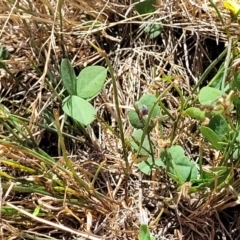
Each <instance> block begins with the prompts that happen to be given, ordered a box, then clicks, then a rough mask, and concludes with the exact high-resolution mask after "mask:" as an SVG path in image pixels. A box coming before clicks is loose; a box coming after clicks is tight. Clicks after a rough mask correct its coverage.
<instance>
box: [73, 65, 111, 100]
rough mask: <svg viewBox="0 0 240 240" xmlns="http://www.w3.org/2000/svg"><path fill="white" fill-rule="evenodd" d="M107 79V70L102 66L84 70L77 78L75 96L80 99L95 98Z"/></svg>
mask: <svg viewBox="0 0 240 240" xmlns="http://www.w3.org/2000/svg"><path fill="white" fill-rule="evenodd" d="M106 78H107V69H106V68H104V67H102V66H89V67H86V68H84V69H83V70H82V71H81V72H80V74H79V75H78V77H77V95H78V96H79V97H82V98H85V99H86V98H91V97H93V96H96V95H97V94H98V93H99V92H100V91H101V89H102V87H103V84H104V82H105V80H106Z"/></svg>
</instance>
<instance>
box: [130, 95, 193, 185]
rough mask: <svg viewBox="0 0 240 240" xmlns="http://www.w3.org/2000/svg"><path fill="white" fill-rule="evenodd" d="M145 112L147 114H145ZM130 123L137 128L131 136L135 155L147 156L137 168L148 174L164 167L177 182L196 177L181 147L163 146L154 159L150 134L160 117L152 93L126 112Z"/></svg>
mask: <svg viewBox="0 0 240 240" xmlns="http://www.w3.org/2000/svg"><path fill="white" fill-rule="evenodd" d="M147 114H148V115H147ZM128 117H129V120H130V123H131V124H132V126H133V127H135V128H136V130H135V131H134V132H133V134H132V137H131V139H130V144H131V146H132V147H133V149H134V150H135V151H136V152H137V154H139V155H141V156H146V157H147V160H146V161H142V162H140V163H139V164H138V168H139V169H140V171H142V172H143V173H145V174H150V173H151V170H152V169H153V168H157V167H163V168H165V169H166V171H167V173H168V174H169V175H170V177H171V178H173V179H174V180H175V181H176V182H177V183H179V184H180V185H182V184H184V183H185V182H188V181H191V180H193V179H197V167H196V165H195V164H194V163H193V162H192V161H191V160H190V159H189V158H188V157H186V156H185V155H184V150H183V148H182V147H181V146H178V145H176V146H171V147H169V148H168V149H163V150H162V153H161V156H160V158H159V159H158V158H155V154H154V153H155V148H156V146H155V143H154V142H153V141H152V139H150V135H149V133H150V132H151V131H152V129H153V128H154V125H155V123H154V122H155V121H157V120H158V118H159V119H160V118H161V110H160V107H159V105H158V99H157V98H156V97H155V96H154V95H153V94H145V95H143V96H142V97H141V98H140V99H139V101H138V102H137V103H136V104H135V110H130V111H129V113H128Z"/></svg>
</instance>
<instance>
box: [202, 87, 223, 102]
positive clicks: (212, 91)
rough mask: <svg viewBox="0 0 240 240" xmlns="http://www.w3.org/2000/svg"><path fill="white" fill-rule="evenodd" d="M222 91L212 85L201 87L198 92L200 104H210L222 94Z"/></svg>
mask: <svg viewBox="0 0 240 240" xmlns="http://www.w3.org/2000/svg"><path fill="white" fill-rule="evenodd" d="M222 94H223V92H222V91H220V90H219V89H216V88H212V87H203V88H202V89H201V90H200V93H199V102H200V103H201V104H202V105H211V104H212V103H213V102H214V101H216V100H217V99H218V98H220V97H221V96H222Z"/></svg>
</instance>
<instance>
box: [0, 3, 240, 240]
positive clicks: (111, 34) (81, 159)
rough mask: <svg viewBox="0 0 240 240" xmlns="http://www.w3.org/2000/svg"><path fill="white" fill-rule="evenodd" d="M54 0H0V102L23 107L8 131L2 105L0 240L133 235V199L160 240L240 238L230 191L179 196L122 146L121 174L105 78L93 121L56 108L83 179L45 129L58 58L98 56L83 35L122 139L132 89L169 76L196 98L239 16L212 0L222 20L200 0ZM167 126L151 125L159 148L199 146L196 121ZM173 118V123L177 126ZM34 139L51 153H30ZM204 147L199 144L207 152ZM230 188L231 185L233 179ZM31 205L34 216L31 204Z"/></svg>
mask: <svg viewBox="0 0 240 240" xmlns="http://www.w3.org/2000/svg"><path fill="white" fill-rule="evenodd" d="M166 2H167V3H166ZM57 4H61V1H60V0H59V1H42V0H36V1H27V0H20V1H6V0H0V26H1V28H0V29H1V31H0V39H1V45H4V46H6V47H7V49H8V51H9V52H10V53H11V58H10V59H9V60H6V61H4V63H5V64H6V66H7V67H8V69H9V70H10V72H11V73H12V74H13V76H15V79H13V76H11V75H9V74H8V73H7V72H6V71H4V70H2V69H1V70H0V71H1V72H0V79H1V85H0V88H1V89H0V91H1V104H2V105H4V106H5V107H7V108H8V109H9V110H10V112H11V114H12V115H11V116H13V117H14V116H20V117H22V119H21V121H20V120H19V122H18V123H19V126H20V125H21V124H22V125H21V127H22V128H23V129H22V131H23V132H24V134H23V135H22V136H18V137H19V138H17V136H14V134H13V133H12V132H10V131H9V129H8V128H7V125H6V124H7V123H8V124H9V125H10V128H11V126H12V127H13V128H14V129H15V128H16V125H14V124H16V123H15V122H14V119H8V116H4V115H1V118H2V119H4V121H5V120H6V121H5V125H4V124H3V125H2V126H1V141H0V144H1V145H0V155H1V159H0V164H1V165H0V166H1V175H0V176H1V188H0V190H1V191H0V199H1V206H2V213H1V214H2V218H1V227H0V234H1V239H137V235H138V229H139V224H140V223H139V214H140V211H141V209H142V208H144V209H145V211H147V213H148V216H149V223H150V229H151V231H152V232H153V233H154V234H155V236H157V239H194V240H196V239H224V237H225V236H227V235H228V237H229V239H238V235H237V234H238V233H239V229H238V228H239V226H238V225H239V224H238V222H234V221H236V219H237V218H238V217H239V213H238V212H236V213H235V215H234V216H230V215H231V214H229V212H231V211H234V210H232V209H231V208H230V207H236V206H237V202H236V197H237V196H236V194H235V193H233V192H231V191H230V190H229V189H223V190H222V191H221V192H219V193H214V192H209V193H205V194H203V195H200V194H192V195H190V196H188V194H187V193H185V192H184V190H182V192H179V190H177V188H176V186H175V185H174V183H173V182H172V181H171V179H169V177H167V176H166V175H165V174H164V173H162V172H161V171H159V172H158V171H157V172H156V173H155V174H153V176H152V177H151V178H149V177H146V176H143V179H142V176H141V175H140V173H139V172H138V170H137V167H136V166H135V164H133V159H134V155H133V153H132V152H131V150H130V149H129V152H128V154H129V155H128V160H129V162H130V165H131V169H130V170H129V171H130V172H129V179H128V182H126V179H125V178H124V172H123V168H124V166H125V162H124V161H123V158H122V149H121V142H120V140H119V138H118V137H117V136H116V134H114V133H115V132H114V131H117V126H116V125H117V117H116V109H115V104H114V97H113V87H112V83H111V79H108V81H107V83H106V85H105V87H104V90H103V91H102V92H101V94H100V95H99V96H98V97H97V98H96V99H95V100H94V105H95V107H96V108H97V109H98V114H99V119H98V121H97V122H96V123H94V124H93V126H92V127H91V128H88V129H86V130H85V132H83V131H82V129H79V128H76V127H75V128H74V127H71V126H70V123H71V122H70V123H69V122H64V121H66V120H65V119H64V118H63V116H60V117H59V120H60V123H61V125H62V126H63V125H64V123H65V124H67V127H63V128H62V129H63V132H64V134H65V135H64V136H65V144H66V147H67V151H68V154H69V156H68V157H69V159H70V160H71V163H72V164H73V167H74V169H75V171H76V172H77V174H78V176H79V177H80V178H81V179H83V180H84V181H85V182H86V183H87V184H88V187H89V188H88V187H86V188H83V187H82V186H81V185H78V184H77V180H76V179H77V177H76V176H75V177H74V176H72V175H71V171H70V170H69V169H68V168H67V167H65V166H64V160H63V157H62V155H61V149H60V146H59V143H58V138H59V135H58V134H57V133H56V130H54V128H53V127H52V126H53V123H54V116H53V114H52V109H53V108H54V107H58V106H59V104H61V99H62V92H63V89H62V84H61V77H60V75H59V65H60V62H61V59H62V58H63V57H69V59H71V60H72V63H73V65H74V66H75V70H76V71H77V72H79V71H80V69H82V68H83V67H84V66H87V65H92V64H100V65H105V62H104V59H103V58H102V56H101V55H100V54H99V53H97V52H96V51H95V50H94V49H93V48H92V47H91V45H90V42H92V43H94V44H95V45H97V46H99V47H100V48H101V49H103V50H105V51H106V52H107V53H108V56H109V57H110V59H111V61H112V63H113V67H114V71H115V76H116V78H117V81H118V96H119V101H120V105H121V110H122V111H121V117H122V121H123V129H124V134H125V138H126V139H128V138H129V137H130V136H131V134H132V132H133V128H132V127H131V126H130V124H129V121H128V118H127V112H128V110H129V108H131V107H132V106H133V104H134V103H135V102H136V101H137V100H138V99H139V98H140V96H142V94H143V93H147V92H152V93H156V94H159V93H161V92H162V91H164V89H166V87H167V86H169V83H168V82H167V81H159V78H167V76H168V78H169V79H170V81H174V82H175V85H176V86H177V87H178V88H179V89H181V91H182V92H184V93H186V95H188V96H190V97H194V95H193V96H192V89H193V86H195V84H196V83H197V82H198V81H199V77H200V76H201V75H202V74H203V72H204V71H205V69H206V68H207V67H208V65H209V64H210V63H211V62H212V61H213V60H214V59H215V58H217V57H218V55H219V54H220V53H221V52H222V51H223V49H224V45H225V44H227V42H228V38H229V36H232V37H233V38H234V37H236V36H235V34H236V33H237V32H236V31H237V29H238V27H239V25H238V24H236V23H231V17H230V14H229V13H228V12H227V11H226V10H224V9H223V7H222V5H221V2H220V1H219V2H216V6H217V7H218V9H219V10H220V12H221V16H222V18H223V20H224V23H225V25H223V24H222V22H221V21H220V19H219V16H218V15H217V13H216V11H215V9H214V8H213V6H211V4H210V3H209V2H208V1H202V2H201V1H195V0H192V1H184V0H182V1H161V0H159V1H158V4H157V7H156V12H155V13H153V14H148V16H144V17H141V18H140V17H139V16H137V14H136V13H135V12H134V6H133V3H131V1H127V0H114V1H105V0H101V1H87V0H78V1H72V0H68V1H64V3H63V5H62V6H60V5H59V8H58V5H57ZM59 9H61V14H62V15H61V14H60V11H59ZM61 18H62V21H61ZM91 19H93V20H91ZM151 21H161V22H162V25H163V27H164V31H163V32H162V34H161V36H160V37H158V38H157V39H154V40H150V39H148V38H147V37H146V36H145V34H144V32H143V26H142V24H143V23H144V22H145V23H147V22H151ZM86 22H88V24H86ZM226 28H227V29H229V31H228V32H227V33H226V31H225V29H226ZM216 71H217V69H214V70H213V71H212V73H211V74H212V75H213V74H215V73H216ZM208 80H209V79H208ZM203 84H204V83H203ZM163 100H164V103H165V104H166V106H167V107H168V109H170V110H171V112H172V114H173V115H175V116H177V115H178V108H179V105H180V100H179V98H178V96H177V95H176V93H175V91H174V89H171V90H170V91H169V92H168V93H166V94H165V95H164V99H163ZM1 111H2V110H1ZM9 115H10V113H9ZM100 118H101V119H102V120H101V119H100ZM174 124H175V123H174V122H171V121H167V122H165V123H163V127H162V130H163V133H162V134H160V133H159V132H158V130H157V128H156V129H155V130H154V131H153V132H152V137H153V138H155V139H156V140H157V142H158V143H159V149H160V148H161V147H162V144H163V143H165V142H166V141H167V140H168V139H169V138H174V142H175V143H180V144H181V145H182V146H183V147H184V148H185V150H186V152H187V154H189V155H191V156H194V154H198V140H199V139H195V137H194V135H193V134H192V133H191V129H192V128H194V124H195V123H193V122H189V120H188V119H185V120H184V121H181V122H180V124H179V125H178V126H175V125H174ZM46 126H48V127H49V128H47V127H46ZM173 126H175V127H177V131H176V132H175V135H174V136H172V133H173ZM110 127H111V128H110ZM111 129H112V130H111ZM23 136H25V138H24V137H23ZM16 139H18V140H19V141H17V142H18V144H17V143H15V142H16ZM6 141H7V143H6ZM19 142H20V143H22V145H21V144H19ZM36 146H37V147H39V148H41V149H43V150H44V151H46V152H47V153H48V155H45V156H44V155H43V153H42V152H38V151H37V152H34V151H33V152H31V150H33V149H36V148H37V147H36ZM35 147H36V148H35ZM159 151H160V150H159ZM208 153H209V152H208V150H206V152H205V153H204V154H205V155H206V158H207V156H208ZM49 155H50V156H51V157H50V156H49ZM9 160H11V161H12V162H13V164H11V161H9ZM53 160H54V161H53ZM17 164H18V165H17ZM24 166H25V167H28V169H26V168H24ZM49 179H51V181H49ZM29 181H30V182H31V183H32V184H33V183H37V187H36V188H37V189H38V191H36V189H35V190H34V184H33V185H32V186H31V187H29V185H28V184H27V183H29ZM24 184H26V187H25V188H24V187H23V186H24ZM61 184H62V185H61ZM126 184H127V186H126ZM18 185H21V187H19V186H18ZM39 186H42V188H41V189H40V188H39ZM61 186H62V187H61ZM233 187H234V189H235V190H239V191H240V189H239V184H238V182H235V183H234V186H233ZM237 192H238V191H237ZM38 206H41V211H40V214H35V213H36V212H34V211H37V210H36V209H37V207H38ZM8 211H9V212H8ZM236 211H237V210H236ZM223 219H225V220H223ZM224 221H229V222H228V223H224Z"/></svg>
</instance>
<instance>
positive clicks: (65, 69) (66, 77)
mask: <svg viewBox="0 0 240 240" xmlns="http://www.w3.org/2000/svg"><path fill="white" fill-rule="evenodd" d="M61 76H62V80H63V85H64V87H65V88H66V89H67V91H68V93H69V94H70V95H74V94H76V92H77V91H76V75H75V72H74V69H73V67H72V65H71V63H70V61H69V60H68V59H66V58H65V59H63V60H62V62H61Z"/></svg>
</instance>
